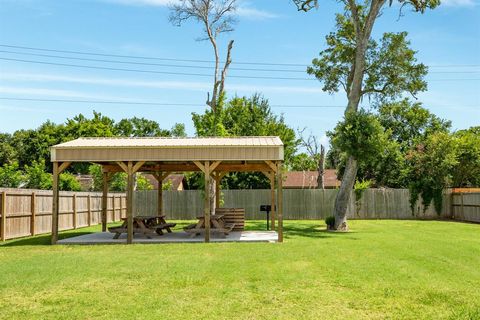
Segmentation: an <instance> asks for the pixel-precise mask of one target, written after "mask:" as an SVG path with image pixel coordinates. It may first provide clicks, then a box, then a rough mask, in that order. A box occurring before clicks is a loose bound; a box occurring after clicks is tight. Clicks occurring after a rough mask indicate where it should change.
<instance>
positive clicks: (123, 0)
mask: <svg viewBox="0 0 480 320" xmlns="http://www.w3.org/2000/svg"><path fill="white" fill-rule="evenodd" d="M102 1H104V2H110V3H116V4H122V5H130V6H156V7H165V6H168V5H171V4H172V3H176V2H178V0H102ZM464 1H466V0H464ZM239 2H240V1H239ZM236 13H237V15H238V16H240V17H244V18H247V19H253V20H264V19H273V18H278V17H279V15H278V14H275V13H272V12H268V11H265V10H259V9H255V8H253V7H252V6H250V4H249V3H247V2H244V3H242V2H240V3H239V5H238V9H237V11H236Z"/></svg>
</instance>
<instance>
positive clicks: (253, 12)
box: [237, 7, 279, 20]
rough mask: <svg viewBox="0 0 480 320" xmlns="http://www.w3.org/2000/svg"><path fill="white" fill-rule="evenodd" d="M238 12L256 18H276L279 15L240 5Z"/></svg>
mask: <svg viewBox="0 0 480 320" xmlns="http://www.w3.org/2000/svg"><path fill="white" fill-rule="evenodd" d="M237 14H238V15H239V16H241V17H244V18H248V19H254V20H263V19H274V18H278V17H279V15H278V14H275V13H272V12H268V11H264V10H259V9H255V8H250V7H239V8H238V9H237Z"/></svg>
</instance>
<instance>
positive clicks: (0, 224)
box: [0, 191, 7, 241]
mask: <svg viewBox="0 0 480 320" xmlns="http://www.w3.org/2000/svg"><path fill="white" fill-rule="evenodd" d="M0 213H1V214H2V221H1V222H0V228H1V230H0V236H1V240H2V241H5V239H6V238H7V235H6V232H7V191H3V192H2V207H1V212H0Z"/></svg>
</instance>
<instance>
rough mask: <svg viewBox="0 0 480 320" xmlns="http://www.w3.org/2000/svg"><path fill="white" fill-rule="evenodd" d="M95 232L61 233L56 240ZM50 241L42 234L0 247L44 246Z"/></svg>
mask: <svg viewBox="0 0 480 320" xmlns="http://www.w3.org/2000/svg"><path fill="white" fill-rule="evenodd" d="M93 232H95V231H78V230H75V231H70V232H69V231H65V232H62V233H60V234H59V235H58V240H62V239H66V238H71V237H78V236H83V235H86V234H90V233H93ZM50 239H51V235H50V234H48V233H47V234H43V235H39V236H34V237H26V238H18V239H12V240H8V241H7V242H5V243H4V244H0V247H16V246H46V245H50V244H51V243H50Z"/></svg>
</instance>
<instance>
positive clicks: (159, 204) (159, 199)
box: [157, 180, 163, 216]
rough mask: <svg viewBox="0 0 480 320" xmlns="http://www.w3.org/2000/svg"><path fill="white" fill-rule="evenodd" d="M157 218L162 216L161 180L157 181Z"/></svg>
mask: <svg viewBox="0 0 480 320" xmlns="http://www.w3.org/2000/svg"><path fill="white" fill-rule="evenodd" d="M157 198H158V201H157V216H162V215H163V180H161V181H160V180H159V181H158V191H157Z"/></svg>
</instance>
